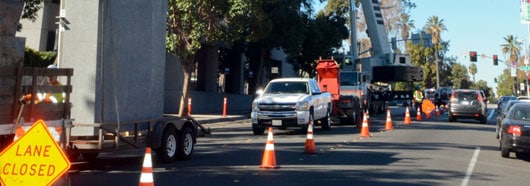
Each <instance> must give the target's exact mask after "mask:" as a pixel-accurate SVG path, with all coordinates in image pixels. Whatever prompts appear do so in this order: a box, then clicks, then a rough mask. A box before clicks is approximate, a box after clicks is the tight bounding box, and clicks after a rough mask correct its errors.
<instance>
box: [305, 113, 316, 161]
mask: <svg viewBox="0 0 530 186" xmlns="http://www.w3.org/2000/svg"><path fill="white" fill-rule="evenodd" d="M315 152H316V148H315V139H313V121H311V122H310V123H309V125H308V126H307V140H306V141H305V153H308V154H315Z"/></svg>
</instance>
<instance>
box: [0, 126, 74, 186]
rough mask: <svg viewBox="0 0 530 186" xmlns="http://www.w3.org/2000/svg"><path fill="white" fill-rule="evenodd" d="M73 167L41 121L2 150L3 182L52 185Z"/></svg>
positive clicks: (0, 160)
mask: <svg viewBox="0 0 530 186" xmlns="http://www.w3.org/2000/svg"><path fill="white" fill-rule="evenodd" d="M68 169H70V161H69V160H68V158H67V157H66V155H65V153H64V152H63V150H62V149H61V147H60V146H59V144H57V142H55V139H54V138H53V136H52V135H51V134H50V131H48V127H47V126H46V123H45V122H44V121H42V120H38V121H37V122H35V123H34V124H33V126H32V127H31V128H30V129H29V130H28V131H27V132H26V133H25V134H24V135H23V136H22V137H20V139H18V140H17V141H15V142H13V143H12V144H11V145H9V146H8V147H7V148H6V149H4V151H2V152H1V153H0V181H1V182H2V185H6V186H9V185H51V184H53V183H54V182H55V181H57V179H59V177H61V176H62V175H63V174H64V173H65V172H66V171H68Z"/></svg>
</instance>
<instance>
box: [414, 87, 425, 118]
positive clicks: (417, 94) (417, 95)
mask: <svg viewBox="0 0 530 186" xmlns="http://www.w3.org/2000/svg"><path fill="white" fill-rule="evenodd" d="M422 101H423V92H422V91H421V86H420V85H417V86H416V90H415V91H414V94H413V100H412V102H414V110H418V108H419V109H420V113H421V112H422V110H421V103H422Z"/></svg>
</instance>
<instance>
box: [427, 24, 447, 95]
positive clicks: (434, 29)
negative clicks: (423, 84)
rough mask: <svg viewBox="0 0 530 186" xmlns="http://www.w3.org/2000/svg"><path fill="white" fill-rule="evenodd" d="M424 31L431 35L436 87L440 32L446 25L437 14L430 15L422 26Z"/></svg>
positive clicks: (444, 29) (438, 85) (438, 77)
mask: <svg viewBox="0 0 530 186" xmlns="http://www.w3.org/2000/svg"><path fill="white" fill-rule="evenodd" d="M424 30H425V32H427V33H428V34H431V35H432V44H433V45H434V60H435V62H436V88H437V89H438V88H440V73H439V72H438V71H439V68H440V67H439V65H438V63H439V61H440V56H439V55H440V54H439V50H440V41H441V40H442V37H441V33H442V31H446V30H447V27H446V26H445V24H444V20H443V19H439V18H438V16H432V17H430V18H429V19H428V20H427V25H425V28H424Z"/></svg>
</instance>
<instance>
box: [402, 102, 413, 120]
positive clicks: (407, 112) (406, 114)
mask: <svg viewBox="0 0 530 186" xmlns="http://www.w3.org/2000/svg"><path fill="white" fill-rule="evenodd" d="M411 123H412V122H411V121H410V112H409V106H407V107H406V111H405V120H404V121H403V124H405V125H410V124H411Z"/></svg>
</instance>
